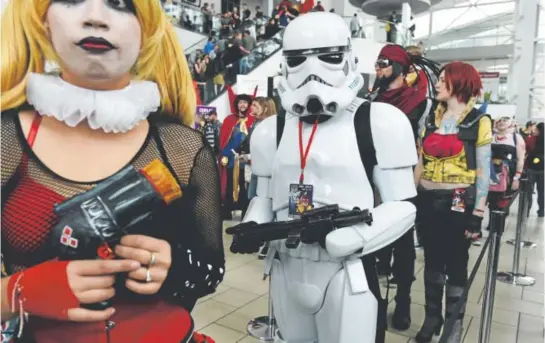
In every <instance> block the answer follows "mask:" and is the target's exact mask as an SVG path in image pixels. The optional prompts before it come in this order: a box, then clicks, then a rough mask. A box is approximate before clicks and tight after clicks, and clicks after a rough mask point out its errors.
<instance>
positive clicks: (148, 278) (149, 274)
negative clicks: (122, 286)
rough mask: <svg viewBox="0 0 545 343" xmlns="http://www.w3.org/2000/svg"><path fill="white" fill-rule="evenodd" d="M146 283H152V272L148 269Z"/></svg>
mask: <svg viewBox="0 0 545 343" xmlns="http://www.w3.org/2000/svg"><path fill="white" fill-rule="evenodd" d="M146 282H151V272H150V270H149V268H146Z"/></svg>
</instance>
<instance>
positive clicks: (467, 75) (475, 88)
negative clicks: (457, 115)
mask: <svg viewBox="0 0 545 343" xmlns="http://www.w3.org/2000/svg"><path fill="white" fill-rule="evenodd" d="M443 71H444V72H445V83H446V86H447V89H448V91H449V92H451V94H452V95H453V96H456V97H457V98H458V101H460V102H463V103H467V102H468V101H469V99H471V98H472V97H477V96H479V95H481V89H482V88H483V83H482V82H481V76H480V75H479V72H478V71H477V70H476V69H475V67H474V66H472V65H471V64H469V63H465V62H451V63H449V64H446V65H445V66H444V67H443V68H442V69H441V72H443Z"/></svg>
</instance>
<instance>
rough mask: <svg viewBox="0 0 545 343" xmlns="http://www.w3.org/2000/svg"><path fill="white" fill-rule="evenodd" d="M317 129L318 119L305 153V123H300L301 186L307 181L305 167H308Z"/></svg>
mask: <svg viewBox="0 0 545 343" xmlns="http://www.w3.org/2000/svg"><path fill="white" fill-rule="evenodd" d="M317 129H318V119H316V121H315V122H314V125H313V126H312V132H311V133H310V138H309V139H308V144H307V148H306V149H305V152H304V153H303V122H302V121H300V122H299V155H300V156H301V176H299V183H301V184H302V183H303V182H304V181H305V167H306V166H307V157H308V153H309V151H310V146H311V145H312V141H313V140H314V134H315V133H316V130H317Z"/></svg>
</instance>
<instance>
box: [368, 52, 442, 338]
mask: <svg viewBox="0 0 545 343" xmlns="http://www.w3.org/2000/svg"><path fill="white" fill-rule="evenodd" d="M411 67H412V68H413V69H414V66H413V62H412V61H411V59H410V55H408V54H407V52H406V51H405V49H403V48H402V47H401V46H399V45H386V46H384V47H383V48H382V50H381V51H380V53H379V56H378V59H377V61H376V63H375V70H376V72H377V80H378V84H377V85H378V89H377V90H376V91H375V93H373V94H371V95H370V97H371V99H373V101H375V102H384V103H388V104H391V105H394V106H396V107H397V108H399V109H400V110H401V111H403V113H405V115H406V116H407V117H408V118H409V120H410V122H411V125H412V128H413V134H414V136H415V137H417V134H418V133H417V132H418V123H419V121H420V119H421V117H423V116H427V113H426V111H428V112H429V111H430V109H431V107H432V106H431V104H432V101H431V100H428V99H427V97H426V95H427V86H424V87H423V88H422V87H419V86H417V85H413V86H409V85H408V84H407V82H406V76H407V75H408V73H409V71H410V68H411ZM420 71H421V77H422V78H423V80H419V81H418V84H419V85H422V84H424V85H427V84H428V81H427V79H426V74H425V73H424V72H423V70H422V69H421V70H420ZM415 144H416V141H415ZM392 254H393V257H394V262H393V266H392V267H393V268H392V273H393V277H394V280H395V281H394V282H395V283H396V284H397V292H396V297H395V301H396V307H395V311H394V315H393V317H392V325H393V327H394V328H395V329H396V330H407V329H408V328H409V327H410V325H411V297H410V294H411V286H412V283H413V281H414V280H415V277H414V261H415V259H416V253H415V250H414V229H411V230H409V231H408V232H407V233H406V234H405V235H404V236H403V237H401V238H400V239H399V240H398V241H397V242H395V243H394V244H393V245H392V246H389V247H386V248H385V249H383V250H382V251H380V252H379V253H378V258H379V261H380V262H379V270H380V272H381V273H385V274H386V275H388V274H389V272H390V261H391V259H392Z"/></svg>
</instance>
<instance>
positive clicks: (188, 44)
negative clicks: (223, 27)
mask: <svg viewBox="0 0 545 343" xmlns="http://www.w3.org/2000/svg"><path fill="white" fill-rule="evenodd" d="M163 10H164V11H165V14H166V15H167V16H168V17H169V19H170V21H171V23H172V24H173V25H174V27H175V30H176V34H177V35H178V38H179V41H180V43H181V44H182V47H183V48H184V50H185V51H186V53H189V52H191V51H194V50H196V49H202V48H203V47H204V45H205V44H206V39H207V37H208V34H207V33H208V32H209V31H210V30H216V32H217V29H219V25H220V22H219V17H214V18H212V27H205V22H206V14H205V13H203V12H202V11H201V10H200V8H199V7H197V6H192V5H188V4H184V3H182V4H165V5H164V6H163ZM189 49H191V51H188V50H189Z"/></svg>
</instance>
